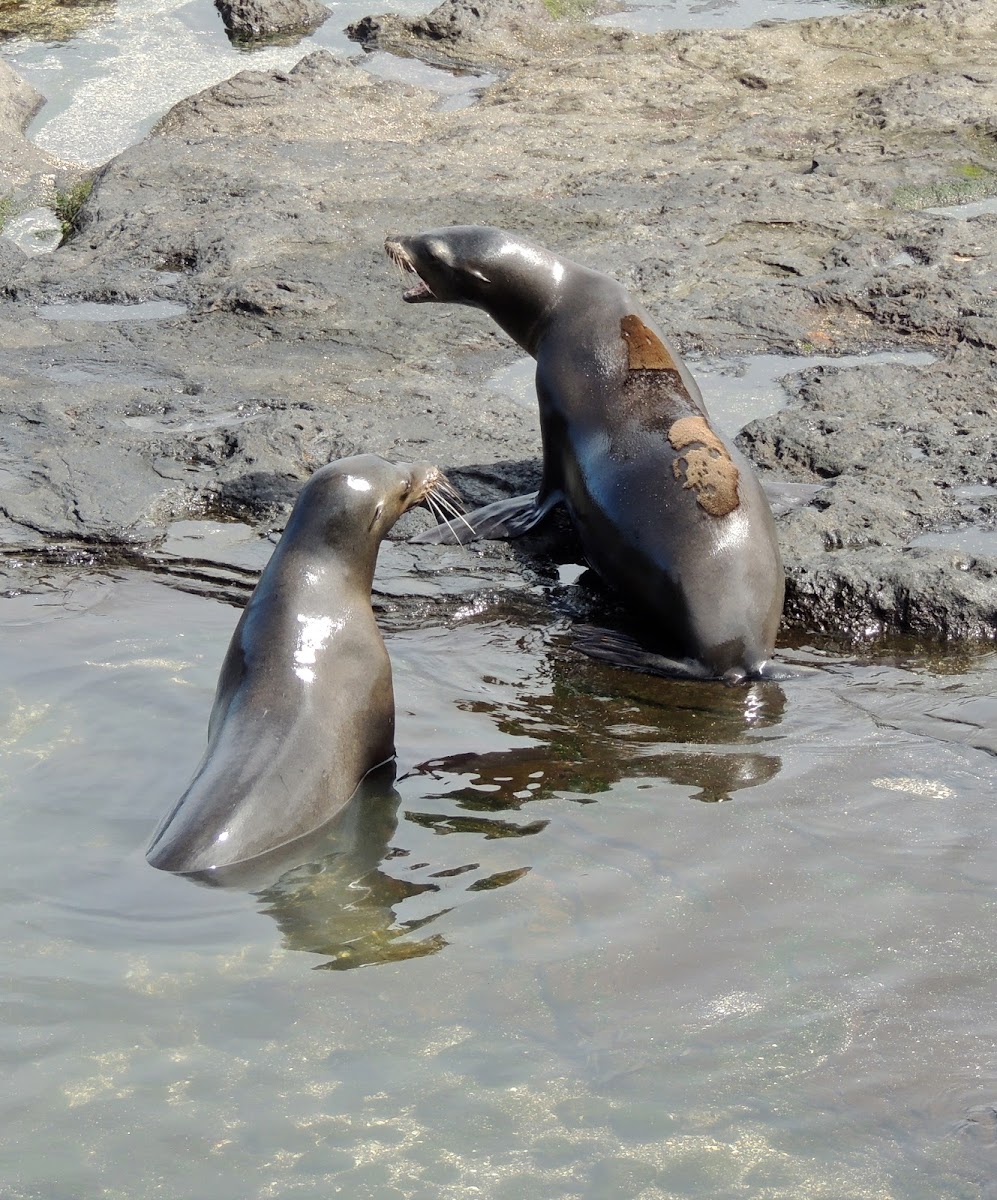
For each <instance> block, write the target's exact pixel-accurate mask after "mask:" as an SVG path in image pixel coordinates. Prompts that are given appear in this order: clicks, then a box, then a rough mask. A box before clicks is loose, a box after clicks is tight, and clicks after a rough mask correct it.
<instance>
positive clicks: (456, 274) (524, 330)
mask: <svg viewBox="0 0 997 1200" xmlns="http://www.w3.org/2000/svg"><path fill="white" fill-rule="evenodd" d="M384 249H385V251H386V252H387V255H388V257H389V258H390V259H391V261H392V262H393V263H395V264H396V265H397V266H399V267H401V269H402V270H403V271H405V272H407V273H411V274H414V275H416V276H418V279H419V282H418V283H417V284H416V285H415V287H413V288H409V290H408V291H407V292H405V293H404V295H403V296H402V299H403V300H406V301H407V302H408V303H409V304H425V303H428V302H430V301H436V302H438V303H447V304H467V305H470V306H471V307H472V308H483V309H484V310H485V312H487V313H488V314H489V315H490V316H491V317H492V318H493V319H494V320H495V321H497V322H498V324H499V325H501V326H502V328H503V329H504V330H505V331H506V333H508V334H509V336H510V337H512V338H513V339H514V340H515V341H517V342H518V343H519V344H520V346H522V347H523V349H525V350H527V351H528V352H529V353H530V354H534V353H535V351H536V344H537V339H538V337H539V336H540V334H541V332H542V329H543V325H544V321H545V318H546V317H547V315H548V314H549V313H550V312H551V311H552V310H553V309H554V307H555V305H556V303H557V300H558V297H559V295H560V292H561V286H562V281H563V280H564V278H565V275H566V272H567V270H568V268H569V267H570V265H571V264H569V263H567V261H566V260H562V259H559V258H557V257H556V256H555V255H554V254H551V252H550V251H549V250H544V249H543V247H541V246H535V245H534V244H533V243H532V242H528V241H526V240H525V239H524V238H521V237H520V236H519V235H518V234H515V233H508V232H506V231H505V230H504V229H496V228H494V227H493V226H491V225H450V226H447V227H446V228H444V229H434V230H430V231H429V232H428V233H418V234H414V235H412V236H410V237H389V238H387V239H386V240H385V243H384Z"/></svg>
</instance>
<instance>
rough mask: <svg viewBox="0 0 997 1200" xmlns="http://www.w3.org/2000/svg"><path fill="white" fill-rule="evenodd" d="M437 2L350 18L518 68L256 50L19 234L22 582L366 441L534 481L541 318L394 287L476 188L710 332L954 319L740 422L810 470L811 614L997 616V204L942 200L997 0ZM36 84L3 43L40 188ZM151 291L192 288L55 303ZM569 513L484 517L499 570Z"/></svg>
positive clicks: (881, 627) (6, 95)
mask: <svg viewBox="0 0 997 1200" xmlns="http://www.w3.org/2000/svg"><path fill="white" fill-rule="evenodd" d="M471 12H473V13H476V14H477V15H476V16H475V17H474V18H473V19H472V18H471V17H470V16H469V13H471ZM482 12H483V13H484V17H481V13H482ZM434 22H435V28H436V29H437V31H440V30H442V31H443V34H444V35H442V36H439V37H432V35H427V34H426V32H425V30H426V29H427V28H429V27H431V26H433V23H434ZM415 25H419V23H417V22H401V21H400V20H397V19H396V20H394V21H391V20H388V19H387V18H376V19H371V21H370V22H368V23H366V24H365V32H364V35H363V36H364V37H365V39H366V42H367V44H369V45H371V46H382V47H388V48H391V49H393V50H395V51H398V50H405V49H406V45H407V46H408V49H407V52H410V53H418V54H419V55H420V56H421V57H424V58H425V57H432V56H433V55H430V54H428V53H427V51H426V48H425V43H426V39H427V36H429V37H430V38H431V40H432V41H433V52H434V54H435V56H436V57H438V58H444V59H448V60H450V61H453V62H455V63H458V64H459V65H460V66H461V67H463V68H464V69H467V68H468V67H474V68H476V69H482V70H483V69H485V68H486V67H487V68H489V69H492V70H494V69H495V68H496V66H498V67H499V68H500V69H501V72H502V74H501V77H500V79H499V80H498V82H495V83H493V84H492V85H491V86H488V87H485V88H484V89H483V90H482V93H481V95H480V98H479V99H478V101H477V102H476V103H475V104H474V105H472V106H470V107H466V108H462V109H456V110H447V109H445V108H443V107H441V106H440V104H439V98H438V96H437V95H436V94H434V93H433V92H431V91H429V90H427V89H422V88H416V87H412V86H408V85H402V84H395V83H390V82H384V81H379V80H376V79H374V78H373V77H372V76H371V75H370V74H369V73H367V72H365V71H364V70H362V69H360V67H358V66H356V65H353V64H349V63H344V62H342V61H339V60H337V59H335V58H333V57H332V56H331V55H328V54H326V53H324V52H319V53H313V54H311V55H309V56H307V57H306V58H304V59H303V61H302V62H301V63H299V65H298V66H297V67H296V68H295V69H294V70H293V71H291V72H288V73H262V72H253V71H245V72H242V73H240V74H239V75H236V76H235V77H234V78H232V79H229V80H227V81H225V82H224V83H221V84H219V85H218V86H216V87H213V88H210V89H208V90H207V91H205V92H202V93H200V94H199V95H197V96H194V97H192V98H190V99H189V100H186V101H184V102H182V103H181V104H179V105H177V106H176V107H175V108H173V109H172V110H171V111H170V112H169V113H168V114H167V116H166V117H165V118H164V119H163V120H162V121H161V122H160V124H159V126H158V127H157V128H156V129H155V130H154V131H153V133H152V134H151V135H150V136H149V137H148V138H146V139H145V140H144V141H143V142H142V143H140V144H139V145H137V146H134V147H133V148H131V149H130V150H128V151H126V152H125V153H123V154H121V155H119V156H118V157H117V158H115V159H113V160H112V161H111V162H109V163H108V164H106V166H104V167H103V168H102V169H101V170H100V171H99V172H98V173H97V176H96V179H95V181H94V188H93V191H92V193H91V196H90V198H89V200H88V201H87V202H86V204H85V206H84V209H83V212H82V214H81V219H80V223H79V231H78V232H77V233H76V234H75V236H73V237H72V238H71V239H70V240H69V241H68V242H67V243H66V244H65V245H64V246H63V247H62V248H60V249H59V250H57V251H55V252H54V253H52V254H48V255H32V256H25V255H23V254H22V253H21V251H19V250H18V249H17V248H16V247H15V246H13V245H12V244H11V243H10V242H9V241H7V240H5V239H3V238H0V308H2V313H3V321H2V324H0V373H2V376H3V380H4V386H3V389H2V392H0V410H2V420H0V431H2V438H0V552H2V555H3V557H2V559H0V562H2V567H0V570H2V578H0V583H2V586H4V587H6V588H8V589H11V588H18V587H23V586H29V585H30V581H31V580H33V579H35V578H36V576H37V571H36V570H35V569H34V568H36V567H37V566H38V564H40V563H43V562H46V561H49V560H50V559H51V558H52V556H53V555H54V556H63V557H64V556H81V555H82V556H84V557H91V558H93V559H94V560H95V561H116V560H118V559H120V558H121V557H122V556H125V557H126V558H127V559H128V560H129V561H138V562H140V563H146V564H148V565H151V566H157V564H158V566H157V569H159V567H161V565H162V562H163V553H162V548H163V545H164V540H165V539H166V538H167V535H168V531H169V529H170V526H171V525H172V524H174V523H175V522H178V521H184V520H189V519H191V518H198V517H203V516H213V517H216V518H222V519H238V520H248V521H250V522H251V523H253V524H255V525H258V526H259V527H260V528H261V529H271V528H275V527H279V526H280V524H281V523H282V520H283V517H284V516H285V515H286V513H287V511H288V509H289V505H290V502H291V500H292V499H293V496H294V494H295V492H296V490H297V487H298V486H299V484H300V481H301V480H303V479H304V478H306V477H307V475H308V474H309V473H310V472H311V471H312V470H313V469H314V468H315V467H316V466H318V465H320V464H321V463H323V462H325V461H327V460H328V459H330V458H333V457H337V456H340V455H343V454H349V453H354V452H357V451H361V450H371V451H377V452H380V453H383V454H385V455H387V456H388V457H398V458H420V459H422V458H429V459H432V460H434V461H437V462H439V463H440V464H441V465H442V466H444V468H446V469H447V470H448V471H450V472H451V473H452V475H453V477H454V478H455V480H456V481H457V482H458V483H459V485H460V486H461V487H462V488H463V490H464V491H465V493H466V496H467V498H468V501H469V502H470V503H472V504H477V503H481V502H484V501H486V500H488V499H491V498H494V497H496V496H499V495H502V494H510V493H514V492H516V491H521V490H523V488H524V485H527V484H528V483H529V482H530V480H531V479H535V477H536V472H537V467H538V453H539V443H538V437H537V422H536V418H535V414H534V413H532V412H531V411H529V410H527V409H525V408H524V407H523V406H522V405H520V404H517V403H516V401H515V399H514V398H512V397H511V396H510V395H509V394H508V391H507V390H504V389H503V388H502V386H501V385H500V383H499V382H497V380H498V378H499V376H500V373H501V371H502V369H503V368H505V367H508V365H509V364H511V363H513V362H514V361H515V360H516V359H517V358H518V357H520V356H519V354H518V352H517V351H516V350H515V349H514V348H513V347H512V346H511V344H510V343H509V342H508V341H507V339H505V338H504V337H503V336H502V335H501V334H500V333H499V332H498V331H497V330H496V329H495V328H494V327H493V326H492V325H491V323H490V322H489V321H488V320H487V318H485V317H484V316H483V315H481V314H477V313H474V312H471V311H469V310H468V311H465V310H455V309H442V308H440V309H427V308H424V307H423V308H416V309H414V310H413V309H410V308H407V307H406V306H405V305H403V303H402V302H401V298H400V297H401V291H402V287H401V284H400V281H399V280H398V278H397V275H396V274H395V273H394V272H393V271H392V269H391V268H390V267H389V265H388V264H387V263H386V261H385V259H384V255H383V251H382V243H383V239H384V236H385V234H387V233H391V232H414V231H417V230H419V229H424V228H431V227H433V226H438V225H444V224H451V223H487V224H496V225H502V226H507V227H510V228H514V229H516V230H518V231H519V232H521V233H523V234H525V235H526V236H528V237H532V238H534V239H535V240H537V241H540V242H542V243H544V244H547V245H549V246H551V247H556V248H557V249H559V250H561V251H563V252H564V253H566V254H568V255H569V256H571V257H573V258H575V259H578V260H581V261H583V262H585V263H587V264H589V265H591V266H593V267H596V268H598V269H600V270H603V271H606V272H608V273H610V274H612V275H614V276H615V277H616V278H618V279H620V280H621V281H622V282H624V283H625V284H626V285H627V286H628V287H630V288H631V289H632V290H634V291H635V292H637V293H638V294H639V295H640V296H641V298H642V300H643V302H644V303H645V304H646V305H647V307H649V308H650V309H651V310H652V311H654V312H655V313H656V314H658V316H659V317H660V319H661V322H662V324H663V325H664V326H665V328H668V329H670V330H671V331H673V332H674V334H675V336H676V337H677V339H678V341H679V343H680V345H681V346H682V347H683V350H684V351H685V352H687V353H692V354H695V353H699V354H703V355H708V356H715V357H724V358H729V357H732V356H737V355H748V354H753V353H759V352H767V353H791V354H797V355H799V354H803V355H806V354H808V353H810V354H813V353H820V354H823V355H827V354H831V355H837V354H844V353H855V352H863V351H870V350H873V349H879V348H882V347H901V348H906V349H919V350H924V349H928V350H930V351H932V353H933V354H934V356H935V361H934V363H933V364H931V365H929V366H922V367H912V366H906V365H902V364H901V365H878V366H871V365H870V366H867V365H859V366H850V367H841V368H839V367H835V366H820V367H812V368H809V369H806V370H804V371H803V372H802V373H798V374H795V375H793V376H791V377H790V378H789V379H788V380H787V383H786V390H787V405H786V407H785V408H784V409H783V410H782V411H780V412H779V413H777V414H775V415H774V416H770V417H765V418H763V419H759V420H756V421H753V422H751V423H750V424H749V425H748V427H747V428H746V429H745V430H744V431H743V433H742V434H741V437H740V444H741V445H742V447H743V448H744V449H745V451H746V452H747V453H748V454H749V456H751V457H752V458H753V460H754V461H755V462H756V464H757V465H758V468H759V471H760V474H761V475H762V477H763V479H769V480H785V481H790V482H798V483H808V484H819V485H821V487H820V490H819V491H817V492H816V494H815V495H813V497H812V499H811V500H810V502H809V503H808V504H805V505H803V506H802V507H797V508H795V509H792V510H791V511H789V512H787V513H786V514H784V515H783V516H781V517H780V518H779V533H780V542H781V546H782V550H783V555H784V558H785V563H786V569H787V577H788V594H787V607H786V624H787V627H788V628H796V629H801V630H807V631H815V632H829V633H834V634H844V635H846V636H850V637H854V638H862V637H868V636H873V635H878V634H882V633H912V634H916V635H918V636H921V637H925V638H928V639H965V638H984V639H992V638H994V637H997V554H995V553H990V552H984V553H975V552H974V553H969V552H967V551H966V550H964V549H961V548H960V547H959V545H958V544H957V543H958V540H959V537H958V535H959V532H960V531H964V530H973V531H977V532H979V531H982V532H983V535H984V536H983V545H984V549H985V550H987V548H988V547H989V545H990V544H992V542H993V540H994V537H995V534H994V532H993V531H994V530H995V528H997V432H995V430H997V420H995V418H997V301H995V296H997V214H994V213H986V212H984V213H981V214H980V215H977V216H974V217H971V218H970V219H957V218H954V217H952V216H948V215H943V214H940V213H936V212H930V211H927V208H928V206H930V205H932V204H937V203H938V202H939V200H940V199H944V198H946V197H952V198H955V199H965V198H967V197H968V196H970V195H972V196H976V195H979V196H980V197H983V196H986V195H988V194H989V195H992V194H994V193H995V192H997V118H995V114H997V69H995V67H994V63H995V61H997V3H995V2H994V0H921V2H919V3H915V4H907V5H903V6H896V7H887V8H882V9H876V10H873V11H869V12H862V13H858V14H856V15H853V16H846V17H830V18H824V19H819V20H810V21H804V22H795V23H783V24H774V23H773V24H769V25H763V26H757V27H755V28H752V29H748V30H722V31H692V32H672V33H663V34H657V35H653V36H643V35H634V34H629V33H625V32H623V31H620V30H613V29H609V28H601V27H597V26H593V25H591V24H588V23H585V22H583V21H580V20H579V21H575V20H571V19H568V18H565V19H562V20H558V21H554V20H553V19H551V18H550V17H549V15H547V14H546V11H539V10H537V9H533V8H531V7H530V5H529V0H510V2H509V3H504V0H496V3H494V4H493V5H489V6H484V7H483V6H482V5H475V6H474V9H473V10H472V9H471V6H470V5H464V4H461V3H460V2H459V0H455V2H454V3H451V4H449V5H443V6H441V8H440V9H438V10H436V12H435V13H434V14H430V17H429V18H425V19H423V21H422V22H421V26H420V29H421V32H419V31H416V32H413V30H412V29H411V28H408V32H407V33H406V28H407V27H410V26H415ZM406 38H408V42H407V43H406ZM887 48H888V49H887ZM29 91H30V89H28V90H27V91H26V90H25V85H24V84H22V83H20V81H18V80H17V79H16V77H14V76H13V74H12V72H10V71H9V69H7V68H6V67H5V65H4V64H2V63H0V156H2V159H3V166H4V173H5V176H7V177H9V178H10V179H12V180H14V181H15V183H14V184H13V185H12V187H11V191H12V192H13V191H17V192H18V194H19V195H21V194H24V195H26V194H29V193H32V189H34V193H32V194H37V193H38V192H40V190H41V189H42V188H43V186H48V187H51V186H52V185H51V180H52V179H53V178H55V177H56V175H57V174H58V172H59V170H60V169H61V166H60V164H57V163H55V162H54V161H52V160H48V159H47V156H44V155H42V154H41V152H39V151H37V150H36V149H34V148H33V147H31V146H30V145H29V144H28V143H27V142H26V141H25V140H24V137H23V129H24V126H25V124H26V122H27V120H28V119H29V117H30V114H31V111H32V100H31V97H30V95H29V94H28V92H29ZM46 181H47V182H46ZM150 301H157V302H169V303H170V304H172V305H173V306H174V307H173V308H171V309H167V310H162V309H160V310H155V311H158V312H162V311H169V312H174V313H178V314H180V315H175V316H172V317H169V318H167V319H162V318H160V319H157V318H155V317H150V316H147V315H146V314H148V313H150V312H152V311H153V310H149V309H143V310H139V309H135V310H134V311H133V312H132V313H130V314H129V313H128V312H127V311H126V310H108V311H107V314H106V315H107V316H108V317H109V318H110V317H114V318H121V317H122V316H123V317H129V316H130V317H131V318H132V319H106V320H99V321H95V320H93V319H92V316H93V310H92V309H91V310H86V312H87V313H89V317H88V318H87V319H79V318H80V313H81V312H83V311H84V310H73V309H71V308H70V309H61V310H60V308H59V306H62V305H66V304H70V305H71V304H79V303H83V302H90V303H92V302H97V303H101V304H117V305H139V304H143V303H147V302H150ZM74 312H75V313H76V316H77V318H78V319H72V318H73V316H74ZM65 317H69V318H70V319H58V318H65ZM417 520H418V518H415V517H413V518H406V522H407V523H403V525H401V526H399V531H398V532H399V536H405V535H406V534H407V533H410V532H412V530H413V529H414V528H415V523H416V521H417ZM940 533H942V534H943V533H952V534H953V539H954V540H953V544H952V546H951V547H949V548H943V547H940V546H937V545H933V544H931V535H938V534H940ZM987 537H989V539H990V541H989V542H988V541H987ZM942 540H943V541H944V539H942ZM549 544H550V539H549V538H548V539H546V541H544V540H543V539H541V541H540V542H539V543H538V542H535V541H530V540H529V539H524V540H523V542H522V543H521V544H517V545H514V546H508V547H507V546H499V545H495V546H489V547H488V548H487V551H486V559H487V569H488V574H489V586H490V587H492V588H494V587H495V586H496V581H499V583H500V581H501V579H502V578H503V573H504V574H505V575H506V576H507V577H508V578H509V579H510V580H511V579H512V577H513V575H518V574H519V573H521V572H522V570H523V569H524V565H525V568H526V569H530V570H534V571H536V572H539V573H540V574H541V575H543V574H544V573H545V572H547V574H548V575H549V568H548V566H547V564H548V561H549V556H548V553H547V548H548V547H549ZM413 550H415V548H413ZM418 555H419V565H420V568H421V569H423V570H425V571H427V572H428V571H432V570H444V571H445V570H448V569H450V568H451V565H452V563H453V559H452V557H450V556H451V555H452V552H447V551H443V550H441V549H440V548H437V547H420V548H418ZM566 556H567V557H569V558H570V554H567V553H566ZM202 557H203V558H204V559H206V560H210V557H211V552H210V549H209V548H208V547H207V546H206V547H205V551H204V554H203V556H202ZM163 569H167V570H168V566H167V567H166V568H163ZM454 569H459V570H461V571H464V572H465V573H466V570H467V564H466V562H465V563H464V564H463V565H462V566H460V567H456V568H454Z"/></svg>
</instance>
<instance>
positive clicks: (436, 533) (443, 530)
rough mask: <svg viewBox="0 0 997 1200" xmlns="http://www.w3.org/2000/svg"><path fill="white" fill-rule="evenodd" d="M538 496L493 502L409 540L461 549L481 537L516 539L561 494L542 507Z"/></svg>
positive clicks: (544, 513) (531, 525) (551, 498)
mask: <svg viewBox="0 0 997 1200" xmlns="http://www.w3.org/2000/svg"><path fill="white" fill-rule="evenodd" d="M539 494H540V493H539V492H530V493H529V495H527V496H513V497H511V498H510V499H508V500H496V501H495V502H494V503H493V504H486V505H485V506H484V508H478V509H475V511H474V512H470V513H467V514H465V515H464V516H462V517H451V518H450V519H449V520H448V521H445V522H443V523H442V524H440V525H437V526H435V528H433V529H425V530H423V532H422V533H417V534H416V535H415V537H413V538H411V539H410V541H413V542H436V543H443V544H445V545H449V546H453V545H458V544H459V545H461V546H463V545H465V544H466V543H467V542H476V541H478V540H479V539H481V538H486V539H488V540H497V539H499V538H514V537H519V535H520V534H522V533H528V532H529V531H530V530H531V529H533V527H534V526H536V525H539V524H540V522H541V521H542V520H543V519H544V517H546V516H547V514H548V513H549V512H550V510H551V509H552V508H553V507H554V505H555V504H557V503H558V502H559V501H560V499H561V496H560V493H555V494H554V495H553V496H548V497H547V499H546V500H544V501H543V503H542V504H537V497H538V496H539Z"/></svg>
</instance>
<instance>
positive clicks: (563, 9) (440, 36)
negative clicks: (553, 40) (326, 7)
mask: <svg viewBox="0 0 997 1200" xmlns="http://www.w3.org/2000/svg"><path fill="white" fill-rule="evenodd" d="M597 11H613V10H612V9H610V8H609V7H608V6H605V5H604V4H603V3H602V2H601V0H549V2H547V3H545V0H442V3H441V4H438V5H437V7H436V8H434V9H433V10H432V12H430V13H428V14H427V15H426V16H424V17H415V18H408V17H400V16H396V15H394V14H391V13H386V14H384V15H382V16H378V17H364V18H362V20H360V21H355V22H354V23H353V24H352V25H350V26H348V27H347V30H346V33H347V35H348V36H349V37H350V38H352V39H353V41H355V42H359V43H360V44H361V45H362V46H364V48H365V49H368V50H373V49H378V50H386V51H388V52H390V53H392V54H401V55H415V56H417V57H420V58H423V59H426V60H427V61H434V60H437V61H439V60H442V61H444V62H446V61H450V62H454V63H464V64H474V65H476V66H497V65H498V66H501V65H507V64H509V63H515V62H525V61H527V60H528V59H529V57H530V54H531V51H536V50H538V49H539V48H540V47H541V46H542V45H544V44H545V43H546V42H547V41H548V40H549V38H550V37H551V33H552V31H553V29H554V26H555V24H556V23H557V22H556V21H555V16H556V17H557V18H559V19H560V20H561V21H563V22H564V23H565V24H569V25H570V24H577V22H579V21H580V19H583V18H584V19H586V20H587V18H589V17H591V16H592V15H593V14H594V13H595V12H597ZM582 28H584V26H582Z"/></svg>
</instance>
